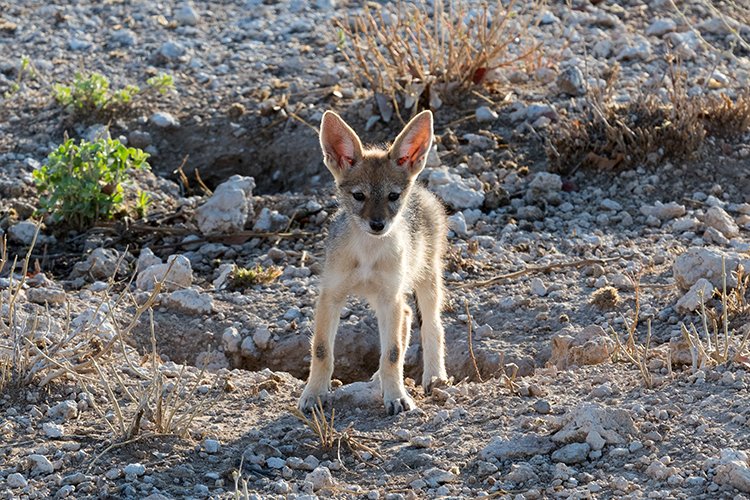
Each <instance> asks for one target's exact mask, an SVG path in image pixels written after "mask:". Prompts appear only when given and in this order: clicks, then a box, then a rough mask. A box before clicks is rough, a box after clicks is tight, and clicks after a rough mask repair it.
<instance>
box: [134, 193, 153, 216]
mask: <svg viewBox="0 0 750 500" xmlns="http://www.w3.org/2000/svg"><path fill="white" fill-rule="evenodd" d="M150 205H151V195H150V194H148V193H147V192H146V191H138V196H137V197H136V199H135V212H136V214H137V215H138V217H139V218H141V219H143V218H144V217H146V215H148V207H149V206H150Z"/></svg>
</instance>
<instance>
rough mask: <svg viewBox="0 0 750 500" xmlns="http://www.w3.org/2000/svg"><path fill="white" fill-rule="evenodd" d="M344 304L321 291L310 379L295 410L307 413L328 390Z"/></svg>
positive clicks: (313, 341) (316, 313) (316, 317)
mask: <svg viewBox="0 0 750 500" xmlns="http://www.w3.org/2000/svg"><path fill="white" fill-rule="evenodd" d="M343 305H344V301H343V300H342V299H340V298H335V297H333V296H332V295H331V294H330V293H328V292H326V291H322V292H321V294H320V298H319V299H318V305H317V308H316V310H315V333H314V334H313V338H312V342H311V346H310V350H311V356H310V357H311V360H310V376H309V377H308V379H307V385H306V386H305V390H304V391H303V392H302V397H301V398H300V400H299V409H300V410H302V411H306V410H310V409H312V408H313V407H314V406H315V405H317V404H318V398H320V399H322V398H323V397H324V396H326V395H327V394H328V392H330V390H331V375H333V347H334V342H335V340H336V330H337V329H338V326H339V315H340V314H341V308H342V307H343Z"/></svg>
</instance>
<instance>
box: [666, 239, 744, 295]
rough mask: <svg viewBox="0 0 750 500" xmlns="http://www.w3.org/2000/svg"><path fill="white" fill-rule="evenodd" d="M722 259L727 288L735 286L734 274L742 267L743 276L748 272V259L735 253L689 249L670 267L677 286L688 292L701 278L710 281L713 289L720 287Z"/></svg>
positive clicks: (707, 249) (696, 248) (700, 248)
mask: <svg viewBox="0 0 750 500" xmlns="http://www.w3.org/2000/svg"><path fill="white" fill-rule="evenodd" d="M722 259H724V262H725V266H726V275H727V276H726V277H727V287H730V288H731V287H734V286H736V285H737V278H736V276H735V272H734V271H736V270H737V268H738V267H739V266H742V268H743V271H744V273H745V274H747V273H748V272H750V257H748V256H746V255H742V254H738V253H735V252H721V251H718V250H714V249H709V248H702V247H691V248H689V249H688V250H687V252H685V253H683V254H681V255H680V256H679V257H677V258H676V259H675V261H674V264H673V265H672V273H673V274H674V278H675V281H676V282H677V285H678V286H679V287H680V288H682V289H683V290H689V289H690V287H692V286H693V285H694V284H695V283H697V282H698V280H700V279H701V278H705V279H707V280H708V281H710V282H711V283H712V284H713V285H714V287H717V288H720V287H721V286H722Z"/></svg>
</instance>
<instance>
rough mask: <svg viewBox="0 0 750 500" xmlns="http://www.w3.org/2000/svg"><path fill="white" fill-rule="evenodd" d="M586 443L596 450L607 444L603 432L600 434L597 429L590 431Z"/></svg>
mask: <svg viewBox="0 0 750 500" xmlns="http://www.w3.org/2000/svg"><path fill="white" fill-rule="evenodd" d="M586 443H587V444H588V445H589V446H590V447H591V449H592V450H594V451H599V450H601V449H602V448H604V445H606V444H607V442H606V441H605V440H604V438H603V437H602V436H601V434H599V433H598V432H597V431H596V430H595V429H592V430H590V431H589V433H588V434H586Z"/></svg>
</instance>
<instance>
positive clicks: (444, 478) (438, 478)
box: [423, 467, 456, 488]
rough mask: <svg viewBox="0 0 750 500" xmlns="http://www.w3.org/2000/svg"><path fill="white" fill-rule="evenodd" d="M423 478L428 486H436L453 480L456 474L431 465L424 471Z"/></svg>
mask: <svg viewBox="0 0 750 500" xmlns="http://www.w3.org/2000/svg"><path fill="white" fill-rule="evenodd" d="M423 479H424V481H425V482H426V483H427V486H429V487H430V488H437V487H438V486H440V485H441V484H445V483H451V482H453V481H455V480H456V475H455V474H454V473H452V472H450V471H447V470H443V469H439V468H437V467H432V468H431V469H427V470H426V471H425V472H424V477H423Z"/></svg>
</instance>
